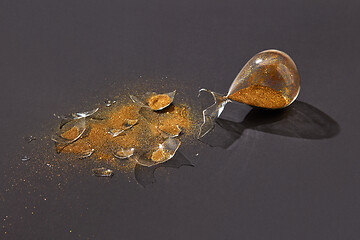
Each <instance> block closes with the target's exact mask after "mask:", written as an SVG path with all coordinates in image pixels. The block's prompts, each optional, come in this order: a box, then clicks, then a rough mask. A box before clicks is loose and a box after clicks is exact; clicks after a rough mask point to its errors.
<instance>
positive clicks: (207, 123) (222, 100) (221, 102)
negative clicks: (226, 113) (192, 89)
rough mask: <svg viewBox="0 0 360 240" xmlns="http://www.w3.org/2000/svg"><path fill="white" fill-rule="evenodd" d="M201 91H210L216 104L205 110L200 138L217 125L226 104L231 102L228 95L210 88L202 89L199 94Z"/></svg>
mask: <svg viewBox="0 0 360 240" xmlns="http://www.w3.org/2000/svg"><path fill="white" fill-rule="evenodd" d="M201 92H208V93H210V94H211V95H212V96H213V99H214V104H212V105H211V106H209V107H207V108H206V109H204V110H203V112H202V114H203V123H202V124H201V126H200V130H199V134H198V139H200V138H202V137H204V136H205V135H206V134H207V133H209V132H210V131H211V130H212V129H213V128H214V126H215V120H216V119H217V118H218V117H219V116H220V115H221V113H222V111H223V110H224V108H225V105H226V104H227V103H228V102H230V100H229V99H227V97H226V96H224V95H221V94H219V93H216V92H213V91H210V90H208V89H204V88H203V89H200V90H199V96H200V93H201Z"/></svg>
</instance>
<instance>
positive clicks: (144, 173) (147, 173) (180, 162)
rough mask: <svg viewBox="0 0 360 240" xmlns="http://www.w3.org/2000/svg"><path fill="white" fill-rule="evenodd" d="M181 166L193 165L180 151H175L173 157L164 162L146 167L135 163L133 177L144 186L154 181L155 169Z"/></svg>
mask: <svg viewBox="0 0 360 240" xmlns="http://www.w3.org/2000/svg"><path fill="white" fill-rule="evenodd" d="M182 166H190V167H194V165H193V164H192V163H191V162H190V160H189V159H188V158H186V157H185V156H184V154H182V153H181V152H180V151H178V152H177V153H176V155H175V156H174V158H172V159H170V160H169V161H167V162H164V163H162V164H159V165H156V166H152V167H146V166H141V165H139V164H137V165H136V166H135V179H136V181H137V182H138V183H139V184H140V185H141V186H143V187H146V186H147V185H150V184H153V183H155V182H156V179H155V176H154V173H155V170H156V169H158V168H161V167H165V168H180V167H182Z"/></svg>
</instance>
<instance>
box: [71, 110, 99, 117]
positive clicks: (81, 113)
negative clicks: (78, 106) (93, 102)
mask: <svg viewBox="0 0 360 240" xmlns="http://www.w3.org/2000/svg"><path fill="white" fill-rule="evenodd" d="M98 110H99V108H95V109H93V110H91V111H87V112H79V113H73V114H72V116H73V119H80V118H86V117H89V116H91V115H93V114H94V113H96V112H97V111H98Z"/></svg>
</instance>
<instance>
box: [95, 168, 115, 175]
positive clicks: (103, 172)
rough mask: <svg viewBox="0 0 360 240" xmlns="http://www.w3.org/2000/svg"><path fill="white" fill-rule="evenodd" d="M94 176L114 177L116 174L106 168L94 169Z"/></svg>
mask: <svg viewBox="0 0 360 240" xmlns="http://www.w3.org/2000/svg"><path fill="white" fill-rule="evenodd" d="M92 172H93V174H94V176H96V177H112V176H114V172H113V170H111V169H106V168H104V167H101V168H94V169H93V170H92Z"/></svg>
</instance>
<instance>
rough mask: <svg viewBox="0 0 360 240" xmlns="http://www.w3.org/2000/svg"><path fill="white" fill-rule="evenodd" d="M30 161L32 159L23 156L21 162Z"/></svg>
mask: <svg viewBox="0 0 360 240" xmlns="http://www.w3.org/2000/svg"><path fill="white" fill-rule="evenodd" d="M29 160H30V157H28V156H23V157H22V158H21V161H23V162H26V161H29Z"/></svg>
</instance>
